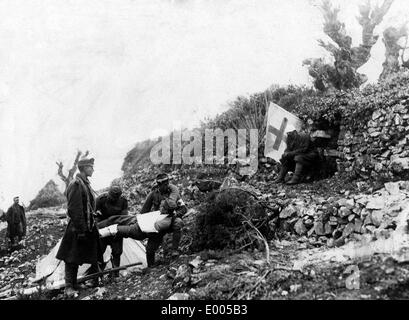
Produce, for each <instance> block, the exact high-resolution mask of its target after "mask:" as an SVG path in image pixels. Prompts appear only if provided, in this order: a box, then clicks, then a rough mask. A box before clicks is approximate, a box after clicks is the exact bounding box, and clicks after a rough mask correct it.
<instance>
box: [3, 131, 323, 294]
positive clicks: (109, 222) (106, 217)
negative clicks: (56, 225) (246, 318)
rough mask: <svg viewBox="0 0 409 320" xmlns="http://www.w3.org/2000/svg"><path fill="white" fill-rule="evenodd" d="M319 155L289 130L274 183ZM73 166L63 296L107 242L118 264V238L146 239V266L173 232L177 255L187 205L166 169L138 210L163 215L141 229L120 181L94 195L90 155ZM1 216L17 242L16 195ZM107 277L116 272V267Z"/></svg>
mask: <svg viewBox="0 0 409 320" xmlns="http://www.w3.org/2000/svg"><path fill="white" fill-rule="evenodd" d="M320 156H321V155H320V153H319V148H317V143H316V141H315V140H314V139H313V138H311V137H310V136H309V135H307V134H302V133H301V134H300V133H298V132H296V131H293V132H290V133H288V134H287V149H286V151H285V152H284V154H283V156H282V158H281V160H280V162H281V170H280V172H279V174H278V178H277V179H276V180H275V182H276V183H282V182H284V181H285V177H286V174H287V173H288V171H293V172H294V174H293V176H292V178H291V180H290V181H289V182H288V184H290V185H293V184H297V183H299V182H300V181H301V180H302V177H303V176H305V175H306V173H307V171H308V169H309V168H311V167H312V166H313V165H314V164H315V163H317V162H319V161H320ZM306 169H307V170H306ZM78 170H79V173H78V174H77V175H76V177H75V178H74V179H73V180H72V181H71V182H70V184H69V185H68V187H67V189H66V191H65V194H66V197H67V215H68V225H67V227H66V230H65V233H64V236H63V238H62V240H61V244H60V247H59V249H58V252H57V255H56V258H57V259H59V260H63V261H64V263H65V294H66V295H67V296H69V297H71V296H75V295H76V294H77V290H78V289H80V288H81V287H82V285H78V283H77V274H78V268H79V266H80V265H82V264H90V265H91V268H90V269H89V272H90V273H98V272H99V271H101V269H103V268H104V266H105V264H104V261H103V254H104V252H105V250H106V249H107V247H108V246H110V247H111V263H112V266H113V268H117V267H119V266H120V260H121V255H122V251H123V238H132V239H136V240H144V239H147V246H146V262H147V266H148V268H152V267H154V266H155V265H157V262H156V263H155V252H156V251H157V250H158V248H159V246H160V245H161V243H162V240H163V237H164V235H165V234H167V233H172V253H171V255H172V257H176V256H178V254H179V243H180V240H181V229H182V227H183V220H182V219H181V217H182V216H183V215H184V214H185V213H186V211H187V208H186V206H185V204H184V203H183V200H182V199H181V196H180V193H179V190H178V188H177V187H176V186H175V185H173V184H170V183H169V177H168V175H167V174H165V173H162V174H159V175H158V176H157V177H156V180H155V182H156V183H155V185H154V187H153V189H152V191H151V192H150V193H149V195H148V196H147V198H146V200H145V203H144V204H143V207H142V209H141V211H140V214H142V215H143V214H145V213H149V212H153V211H160V214H161V217H162V218H161V219H160V220H158V221H156V222H155V224H154V227H155V228H154V230H146V229H144V227H143V225H142V224H141V223H140V222H139V221H138V219H137V217H136V216H135V215H130V214H128V201H127V199H126V198H125V197H124V196H122V189H121V187H120V186H118V185H113V186H111V187H110V189H109V191H108V192H106V193H103V194H102V195H100V196H98V197H97V196H96V193H95V192H94V191H93V189H92V188H91V185H90V181H89V179H88V178H89V177H91V176H92V174H93V172H94V159H93V158H84V159H81V160H80V161H79V162H78ZM163 217H165V218H163ZM6 220H7V222H8V228H7V236H8V237H9V238H10V240H11V242H12V243H13V244H14V243H15V240H16V238H17V240H18V241H21V240H22V238H23V237H24V236H25V234H26V218H25V211H24V207H23V206H21V205H20V204H19V198H18V197H15V198H14V204H13V205H12V206H11V207H10V208H9V210H8V211H7V214H6ZM111 276H113V277H117V276H119V271H116V272H115V273H113V275H111ZM98 283H99V280H98V278H94V279H93V280H92V283H91V284H90V285H91V286H97V285H98Z"/></svg>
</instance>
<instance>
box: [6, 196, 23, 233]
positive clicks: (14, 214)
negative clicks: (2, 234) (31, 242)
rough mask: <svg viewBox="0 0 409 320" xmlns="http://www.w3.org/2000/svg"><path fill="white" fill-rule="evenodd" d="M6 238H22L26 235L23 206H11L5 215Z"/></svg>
mask: <svg viewBox="0 0 409 320" xmlns="http://www.w3.org/2000/svg"><path fill="white" fill-rule="evenodd" d="M6 220H7V236H8V237H9V238H10V239H11V238H14V237H24V236H25V235H26V230H27V223H26V214H25V210H24V207H23V206H20V205H19V204H13V205H12V206H11V207H10V208H9V209H8V210H7V214H6Z"/></svg>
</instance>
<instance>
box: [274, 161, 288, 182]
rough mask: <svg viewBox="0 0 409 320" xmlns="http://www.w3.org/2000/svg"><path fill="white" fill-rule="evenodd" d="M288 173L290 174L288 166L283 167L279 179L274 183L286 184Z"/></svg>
mask: <svg viewBox="0 0 409 320" xmlns="http://www.w3.org/2000/svg"><path fill="white" fill-rule="evenodd" d="M287 173H288V168H287V167H286V166H284V165H282V166H281V169H280V172H279V174H278V177H277V179H275V180H274V181H273V182H274V183H282V182H284V179H285V176H286V175H287Z"/></svg>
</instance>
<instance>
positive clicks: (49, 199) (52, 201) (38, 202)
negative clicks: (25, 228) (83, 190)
mask: <svg viewBox="0 0 409 320" xmlns="http://www.w3.org/2000/svg"><path fill="white" fill-rule="evenodd" d="M65 202H66V198H65V196H64V195H63V194H62V193H61V191H60V190H59V189H58V186H57V184H56V183H55V182H54V181H53V180H50V181H48V182H47V183H46V185H45V186H44V187H43V188H42V189H41V190H40V191H39V192H38V194H37V196H36V197H35V198H34V199H33V200H31V202H30V205H29V210H36V209H38V208H47V207H55V206H59V205H62V204H64V203H65Z"/></svg>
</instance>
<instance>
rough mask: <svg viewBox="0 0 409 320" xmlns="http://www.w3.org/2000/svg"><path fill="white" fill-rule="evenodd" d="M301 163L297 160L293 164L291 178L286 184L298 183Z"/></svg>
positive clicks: (301, 169)
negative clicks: (293, 168)
mask: <svg viewBox="0 0 409 320" xmlns="http://www.w3.org/2000/svg"><path fill="white" fill-rule="evenodd" d="M303 168H304V167H303V165H302V164H301V163H299V162H297V163H296V165H295V170H294V175H293V176H292V178H291V180H290V181H288V182H287V184H288V185H294V184H298V183H300V180H301V175H302V171H303Z"/></svg>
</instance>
